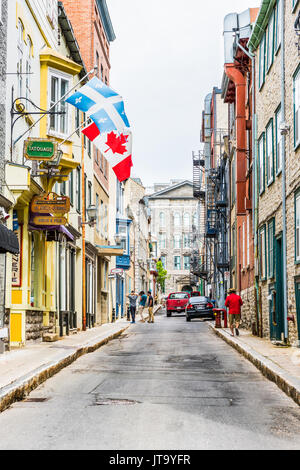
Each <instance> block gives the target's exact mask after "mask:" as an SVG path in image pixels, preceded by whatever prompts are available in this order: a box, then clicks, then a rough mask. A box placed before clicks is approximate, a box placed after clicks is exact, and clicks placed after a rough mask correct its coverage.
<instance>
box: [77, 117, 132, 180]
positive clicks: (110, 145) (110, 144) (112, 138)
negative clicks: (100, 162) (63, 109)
mask: <svg viewBox="0 0 300 470" xmlns="http://www.w3.org/2000/svg"><path fill="white" fill-rule="evenodd" d="M82 132H83V134H84V135H85V136H86V137H87V138H88V139H90V141H91V142H93V144H94V145H95V147H97V149H99V150H100V152H101V153H102V154H103V155H104V156H105V158H106V159H107V161H108V162H109V163H110V165H111V166H112V169H113V170H114V172H115V174H116V177H117V178H118V180H119V181H125V180H127V179H128V178H130V174H131V168H132V167H133V163H132V133H131V131H130V130H126V132H125V130H124V132H122V133H121V134H119V133H118V132H117V131H111V132H109V133H105V134H101V133H100V131H99V129H98V127H97V125H96V124H95V123H94V122H93V123H92V124H89V125H88V126H87V127H85V128H84V129H83V130H82Z"/></svg>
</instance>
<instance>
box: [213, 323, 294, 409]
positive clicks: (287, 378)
mask: <svg viewBox="0 0 300 470" xmlns="http://www.w3.org/2000/svg"><path fill="white" fill-rule="evenodd" d="M209 326H210V327H211V329H212V330H213V332H214V333H215V334H216V335H217V336H219V337H220V338H222V339H223V340H224V341H226V342H227V343H228V344H230V346H232V347H234V348H235V349H236V350H237V351H238V352H239V353H241V354H242V355H243V356H244V357H245V358H246V359H248V360H249V361H250V362H252V364H254V365H255V366H256V367H257V368H258V369H259V370H260V371H261V372H262V374H263V375H264V376H265V377H267V378H268V379H269V380H272V381H273V382H275V383H276V385H277V386H278V387H279V388H280V389H281V390H282V391H284V392H285V393H286V394H287V395H288V396H289V397H291V398H292V399H293V400H294V401H295V402H296V403H297V404H298V405H300V349H299V348H294V347H278V346H274V345H273V344H272V343H271V342H270V340H268V339H263V338H258V337H257V336H252V334H251V333H250V332H249V331H246V330H242V329H241V330H240V335H239V336H234V337H232V336H231V335H230V330H229V328H223V329H217V328H215V326H214V323H210V324H209Z"/></svg>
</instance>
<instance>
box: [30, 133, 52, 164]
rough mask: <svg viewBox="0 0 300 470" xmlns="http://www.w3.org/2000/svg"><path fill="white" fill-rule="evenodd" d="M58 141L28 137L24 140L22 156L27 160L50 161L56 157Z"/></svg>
mask: <svg viewBox="0 0 300 470" xmlns="http://www.w3.org/2000/svg"><path fill="white" fill-rule="evenodd" d="M57 147H58V143H57V142H55V141H54V140H51V139H35V138H29V139H27V140H25V142H24V157H25V158H26V159H27V160H38V161H40V162H52V161H53V160H55V158H56V157H57Z"/></svg>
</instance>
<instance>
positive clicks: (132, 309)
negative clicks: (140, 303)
mask: <svg viewBox="0 0 300 470" xmlns="http://www.w3.org/2000/svg"><path fill="white" fill-rule="evenodd" d="M127 297H128V298H129V307H130V315H131V323H135V314H136V303H137V299H138V298H139V296H138V295H137V294H136V293H135V292H134V291H131V294H129V295H127Z"/></svg>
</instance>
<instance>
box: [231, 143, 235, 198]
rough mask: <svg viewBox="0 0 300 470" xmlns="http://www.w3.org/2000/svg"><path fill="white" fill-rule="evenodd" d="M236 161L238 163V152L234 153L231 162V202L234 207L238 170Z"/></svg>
mask: <svg viewBox="0 0 300 470" xmlns="http://www.w3.org/2000/svg"><path fill="white" fill-rule="evenodd" d="M235 161H236V152H234V156H233V159H232V161H231V202H232V205H234V203H235V201H236V169H235Z"/></svg>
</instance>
